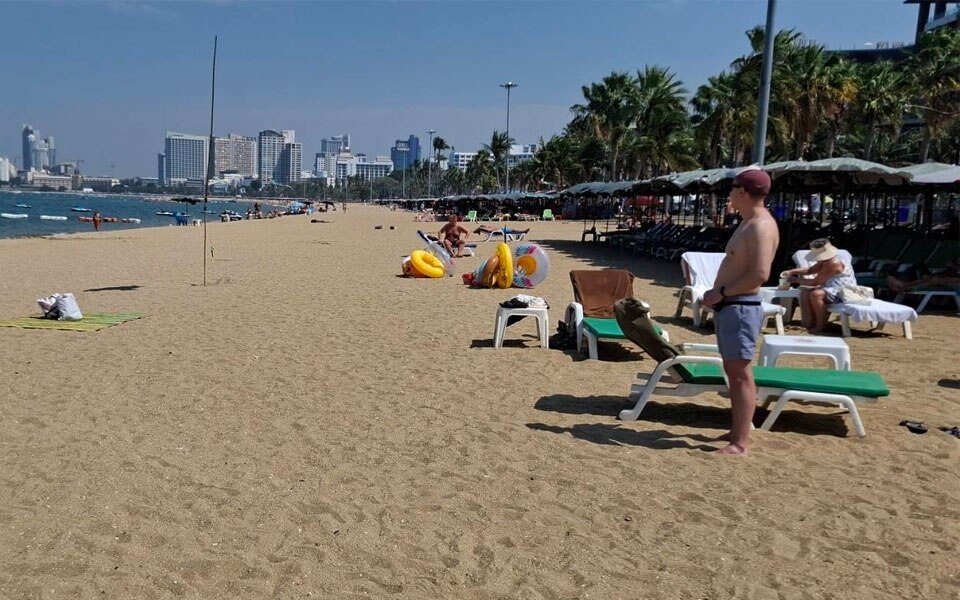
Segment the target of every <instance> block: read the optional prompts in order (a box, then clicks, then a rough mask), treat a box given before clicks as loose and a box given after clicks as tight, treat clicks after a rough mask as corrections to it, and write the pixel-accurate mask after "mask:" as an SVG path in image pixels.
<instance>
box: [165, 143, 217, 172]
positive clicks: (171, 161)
mask: <svg viewBox="0 0 960 600" xmlns="http://www.w3.org/2000/svg"><path fill="white" fill-rule="evenodd" d="M207 143H208V139H207V137H206V136H202V135H189V134H186V133H176V132H173V131H168V132H167V137H166V140H165V144H164V160H165V162H166V169H165V172H164V178H165V180H166V181H170V180H174V179H186V180H193V181H203V178H204V177H205V176H206V172H207V160H208V156H209V154H208V152H207Z"/></svg>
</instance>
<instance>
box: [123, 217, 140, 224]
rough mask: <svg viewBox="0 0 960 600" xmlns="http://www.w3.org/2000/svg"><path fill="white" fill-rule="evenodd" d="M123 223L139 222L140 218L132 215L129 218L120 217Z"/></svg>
mask: <svg viewBox="0 0 960 600" xmlns="http://www.w3.org/2000/svg"><path fill="white" fill-rule="evenodd" d="M120 222H121V223H139V222H140V219H138V218H136V217H130V218H129V219H120Z"/></svg>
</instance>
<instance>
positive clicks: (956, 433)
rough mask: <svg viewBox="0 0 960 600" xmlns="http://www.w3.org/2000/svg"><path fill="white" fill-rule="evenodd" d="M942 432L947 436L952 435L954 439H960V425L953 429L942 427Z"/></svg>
mask: <svg viewBox="0 0 960 600" xmlns="http://www.w3.org/2000/svg"><path fill="white" fill-rule="evenodd" d="M940 431H942V432H944V433H945V434H947V435H952V436H953V437H955V438H957V439H960V425H954V426H953V427H941V428H940Z"/></svg>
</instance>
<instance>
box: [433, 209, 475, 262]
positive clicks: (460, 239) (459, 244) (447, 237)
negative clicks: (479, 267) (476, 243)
mask: <svg viewBox="0 0 960 600" xmlns="http://www.w3.org/2000/svg"><path fill="white" fill-rule="evenodd" d="M469 235H470V231H468V230H467V228H466V227H464V226H463V225H461V224H460V223H459V222H457V213H450V217H449V218H448V219H447V224H446V225H444V226H443V227H441V228H440V235H439V236H438V237H439V238H440V242H441V243H442V244H443V247H444V248H446V249H447V252H449V253H450V256H454V257H456V258H460V257H461V256H463V249H464V247H465V246H466V245H467V237H468V236H469ZM454 248H456V250H454Z"/></svg>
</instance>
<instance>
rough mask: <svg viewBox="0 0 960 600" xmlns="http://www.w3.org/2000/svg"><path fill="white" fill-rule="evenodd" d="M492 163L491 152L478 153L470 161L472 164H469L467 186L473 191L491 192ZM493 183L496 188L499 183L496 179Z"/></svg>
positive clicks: (466, 175) (481, 151)
mask: <svg viewBox="0 0 960 600" xmlns="http://www.w3.org/2000/svg"><path fill="white" fill-rule="evenodd" d="M490 161H491V156H490V152H489V151H488V150H486V149H483V150H480V151H479V152H477V153H476V155H474V157H473V158H471V159H470V162H469V163H467V171H466V173H465V179H466V184H467V186H468V187H469V188H470V189H471V190H473V191H479V192H481V193H483V192H487V191H489V189H490V180H491V178H492V177H493V175H492V174H491V165H490ZM493 183H494V186H495V185H496V183H497V182H496V179H494V180H493Z"/></svg>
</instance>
